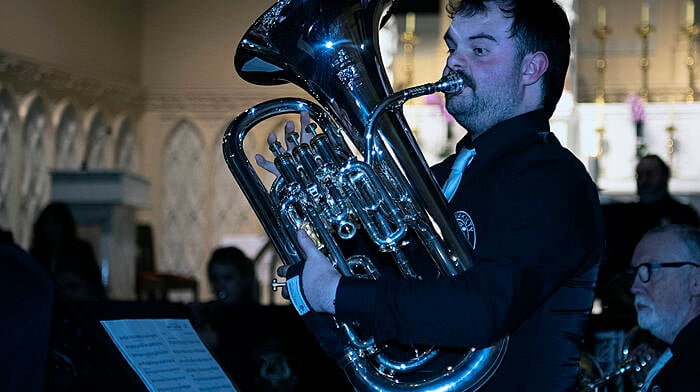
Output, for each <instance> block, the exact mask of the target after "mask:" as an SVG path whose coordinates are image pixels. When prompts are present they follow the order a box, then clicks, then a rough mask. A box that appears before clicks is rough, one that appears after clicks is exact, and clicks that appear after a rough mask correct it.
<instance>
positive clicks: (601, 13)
mask: <svg viewBox="0 0 700 392" xmlns="http://www.w3.org/2000/svg"><path fill="white" fill-rule="evenodd" d="M598 26H600V27H604V26H605V6H604V5H601V6H599V7H598Z"/></svg>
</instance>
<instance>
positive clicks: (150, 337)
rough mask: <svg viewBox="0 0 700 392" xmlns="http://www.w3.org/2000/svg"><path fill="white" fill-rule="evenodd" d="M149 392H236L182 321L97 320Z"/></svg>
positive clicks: (187, 321)
mask: <svg viewBox="0 0 700 392" xmlns="http://www.w3.org/2000/svg"><path fill="white" fill-rule="evenodd" d="M101 323H102V326H103V327H104V328H105V330H106V331H107V333H108V334H109V336H110V337H111V338H112V341H114V343H115V344H116V345H117V347H118V348H119V351H120V352H121V353H122V355H123V356H124V358H126V360H127V362H128V363H129V365H131V367H132V368H133V369H134V371H136V373H137V374H138V375H139V377H140V378H141V380H142V381H143V383H144V384H145V385H146V387H147V388H148V390H149V391H158V392H162V391H167V392H169V391H206V392H219V391H221V392H223V391H227V392H228V391H236V390H237V389H236V388H235V387H234V385H233V383H232V382H231V381H230V380H229V379H228V377H227V376H226V374H225V373H224V371H223V370H222V369H221V367H220V366H219V364H218V362H216V360H215V359H214V357H212V355H211V353H209V350H207V348H206V347H205V346H204V343H202V341H201V340H200V339H199V336H198V335H197V332H195V330H194V328H192V325H191V324H190V322H189V320H185V319H125V320H108V321H101Z"/></svg>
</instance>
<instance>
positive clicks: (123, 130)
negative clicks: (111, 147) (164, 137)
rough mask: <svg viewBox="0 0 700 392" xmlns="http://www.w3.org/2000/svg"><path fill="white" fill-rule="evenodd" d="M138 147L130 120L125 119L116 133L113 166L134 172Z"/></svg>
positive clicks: (136, 165)
mask: <svg viewBox="0 0 700 392" xmlns="http://www.w3.org/2000/svg"><path fill="white" fill-rule="evenodd" d="M138 158H139V148H138V144H137V142H136V136H135V135H134V131H133V130H132V128H131V122H130V121H129V120H128V119H125V120H124V121H123V122H122V124H121V126H120V127H119V132H118V133H117V144H116V153H115V160H114V167H115V168H116V169H119V170H123V171H128V172H132V173H136V171H137V170H138V166H139V161H138Z"/></svg>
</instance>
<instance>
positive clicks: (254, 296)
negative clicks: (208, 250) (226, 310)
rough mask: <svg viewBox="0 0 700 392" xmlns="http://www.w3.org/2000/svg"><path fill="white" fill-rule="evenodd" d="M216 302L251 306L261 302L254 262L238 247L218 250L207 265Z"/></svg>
mask: <svg viewBox="0 0 700 392" xmlns="http://www.w3.org/2000/svg"><path fill="white" fill-rule="evenodd" d="M207 276H208V277H209V285H210V286H211V290H212V294H214V297H215V301H216V302H218V303H219V304H224V305H251V304H258V303H259V301H260V290H259V286H258V281H257V279H256V277H255V269H254V265H253V262H252V261H251V260H250V259H249V258H248V257H247V256H246V255H245V254H244V253H243V251H241V250H240V249H238V248H236V247H226V248H218V249H216V250H215V251H214V253H212V255H211V258H210V259H209V264H208V265H207Z"/></svg>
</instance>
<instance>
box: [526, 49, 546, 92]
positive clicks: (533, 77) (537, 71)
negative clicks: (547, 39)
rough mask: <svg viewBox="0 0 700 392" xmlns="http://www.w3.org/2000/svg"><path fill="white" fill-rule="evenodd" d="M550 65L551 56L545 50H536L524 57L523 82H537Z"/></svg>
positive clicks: (527, 83)
mask: <svg viewBox="0 0 700 392" xmlns="http://www.w3.org/2000/svg"><path fill="white" fill-rule="evenodd" d="M548 67H549V58H548V57H547V55H546V54H545V53H544V52H535V53H530V54H527V55H525V58H523V73H522V75H523V83H524V84H525V85H526V86H529V85H531V84H535V83H537V81H538V80H540V78H541V77H542V75H544V73H545V72H546V71H547V68H548Z"/></svg>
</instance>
